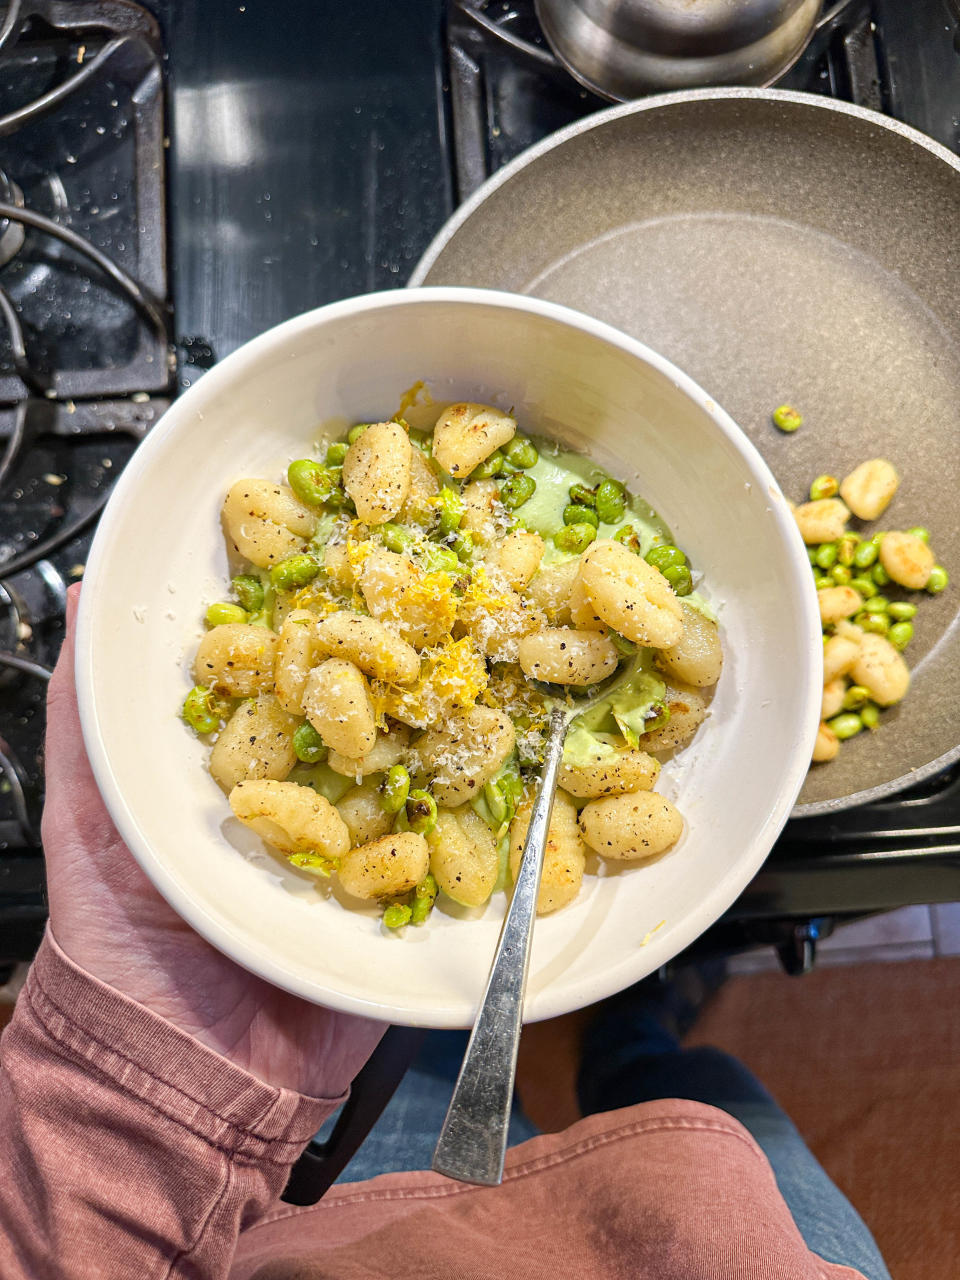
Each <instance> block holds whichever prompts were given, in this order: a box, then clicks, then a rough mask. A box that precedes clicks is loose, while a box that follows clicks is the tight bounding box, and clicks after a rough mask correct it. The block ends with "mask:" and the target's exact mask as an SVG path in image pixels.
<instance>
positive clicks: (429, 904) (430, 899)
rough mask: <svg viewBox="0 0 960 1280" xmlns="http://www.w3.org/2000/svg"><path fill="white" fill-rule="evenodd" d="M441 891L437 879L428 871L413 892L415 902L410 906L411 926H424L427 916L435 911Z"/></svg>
mask: <svg viewBox="0 0 960 1280" xmlns="http://www.w3.org/2000/svg"><path fill="white" fill-rule="evenodd" d="M439 891H440V887H439V885H438V884H437V882H436V879H435V878H434V876H433V875H432V874H431V873H430V872H429V871H428V872H427V874H426V875H425V876H424V877H423V879H422V880H421V881H420V883H419V884H418V885H417V887H416V889H414V891H413V902H412V903H411V904H410V905H411V914H410V923H411V924H423V922H424V921H425V920H426V918H427V916H428V915H429V914H430V912H431V911H432V910H433V904H434V903H435V902H436V900H437V894H438V893H439Z"/></svg>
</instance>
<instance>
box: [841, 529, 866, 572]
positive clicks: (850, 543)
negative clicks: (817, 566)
mask: <svg viewBox="0 0 960 1280" xmlns="http://www.w3.org/2000/svg"><path fill="white" fill-rule="evenodd" d="M859 541H860V539H859V538H858V537H857V535H856V534H855V533H845V534H844V535H843V537H842V538H840V539H839V541H838V542H837V563H838V564H842V565H845V566H846V567H847V568H849V567H850V566H851V565H852V564H853V557H854V555H855V553H856V550H857V544H858V543H859Z"/></svg>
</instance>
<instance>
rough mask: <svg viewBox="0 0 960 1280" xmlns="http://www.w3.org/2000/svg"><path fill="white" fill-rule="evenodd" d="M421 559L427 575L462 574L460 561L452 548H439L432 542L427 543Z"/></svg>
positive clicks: (422, 550)
mask: <svg viewBox="0 0 960 1280" xmlns="http://www.w3.org/2000/svg"><path fill="white" fill-rule="evenodd" d="M420 559H421V562H422V564H423V567H424V568H425V569H426V571H427V573H456V574H459V573H460V559H459V557H458V556H457V553H456V551H454V550H452V548H450V547H438V546H436V545H435V544H434V543H432V542H425V543H424V544H423V547H422V549H421V553H420Z"/></svg>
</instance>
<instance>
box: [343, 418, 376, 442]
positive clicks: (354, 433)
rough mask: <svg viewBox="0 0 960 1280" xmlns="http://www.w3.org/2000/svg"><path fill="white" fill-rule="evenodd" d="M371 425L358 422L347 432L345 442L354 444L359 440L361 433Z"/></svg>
mask: <svg viewBox="0 0 960 1280" xmlns="http://www.w3.org/2000/svg"><path fill="white" fill-rule="evenodd" d="M372 425H373V423H371V422H358V423H357V424H356V426H354V427H351V428H350V430H349V431H348V432H347V440H348V441H349V443H350V444H356V443H357V441H358V440H359V439H360V437H361V436H362V435H363V433H364V432H365V431H366V429H367V427H370V426H372Z"/></svg>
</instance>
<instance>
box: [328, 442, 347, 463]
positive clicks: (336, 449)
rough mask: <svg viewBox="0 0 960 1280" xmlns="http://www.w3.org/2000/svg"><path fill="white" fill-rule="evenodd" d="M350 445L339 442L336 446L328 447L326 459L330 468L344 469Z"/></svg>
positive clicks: (330, 445) (329, 445)
mask: <svg viewBox="0 0 960 1280" xmlns="http://www.w3.org/2000/svg"><path fill="white" fill-rule="evenodd" d="M348 448H349V445H348V444H347V442H346V441H345V440H337V441H336V442H335V443H334V444H328V445H327V456H326V458H325V459H324V461H325V462H326V464H327V466H328V467H342V466H343V460H344V458H345V457H346V456H347V449H348Z"/></svg>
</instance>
